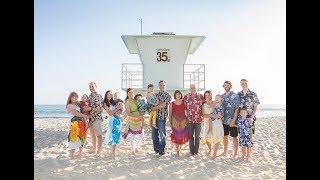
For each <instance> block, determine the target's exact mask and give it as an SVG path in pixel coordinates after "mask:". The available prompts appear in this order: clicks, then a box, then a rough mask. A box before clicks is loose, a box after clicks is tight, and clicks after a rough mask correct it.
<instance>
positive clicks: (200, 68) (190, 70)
mask: <svg viewBox="0 0 320 180" xmlns="http://www.w3.org/2000/svg"><path fill="white" fill-rule="evenodd" d="M190 84H195V85H196V87H197V88H198V90H199V91H201V90H204V89H205V64H184V65H183V89H182V90H187V89H189V86H190ZM127 88H135V89H143V64H141V63H123V64H122V67H121V89H123V90H126V89H127Z"/></svg>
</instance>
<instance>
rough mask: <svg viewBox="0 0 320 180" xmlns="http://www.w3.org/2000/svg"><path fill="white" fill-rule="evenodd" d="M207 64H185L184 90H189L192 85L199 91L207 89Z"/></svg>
mask: <svg viewBox="0 0 320 180" xmlns="http://www.w3.org/2000/svg"><path fill="white" fill-rule="evenodd" d="M205 71H206V69H205V64H184V67H183V88H184V89H188V88H189V86H190V84H195V85H196V87H197V89H198V90H199V91H201V90H204V89H205V88H206V78H205V77H206V76H205Z"/></svg>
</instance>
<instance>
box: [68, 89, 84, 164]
mask: <svg viewBox="0 0 320 180" xmlns="http://www.w3.org/2000/svg"><path fill="white" fill-rule="evenodd" d="M77 100H78V94H77V93H75V92H71V93H70V95H69V97H68V100H67V106H66V109H67V113H68V114H69V115H71V116H73V117H72V118H71V123H70V129H69V134H68V148H69V150H70V151H69V153H70V158H71V159H73V158H74V154H75V150H76V149H77V148H79V155H80V156H81V154H82V147H83V145H84V143H83V142H85V137H86V134H85V122H84V120H83V118H89V116H87V115H84V114H82V113H80V107H79V106H78V105H77Z"/></svg>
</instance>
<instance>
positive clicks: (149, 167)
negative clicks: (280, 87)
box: [34, 117, 286, 180]
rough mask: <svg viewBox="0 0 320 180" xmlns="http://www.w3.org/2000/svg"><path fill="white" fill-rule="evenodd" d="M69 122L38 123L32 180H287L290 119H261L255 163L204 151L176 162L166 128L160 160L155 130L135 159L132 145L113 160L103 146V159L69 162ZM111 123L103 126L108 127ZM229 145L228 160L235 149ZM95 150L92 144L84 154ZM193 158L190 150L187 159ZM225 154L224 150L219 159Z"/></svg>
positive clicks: (122, 148) (126, 144)
mask: <svg viewBox="0 0 320 180" xmlns="http://www.w3.org/2000/svg"><path fill="white" fill-rule="evenodd" d="M68 121H69V120H68V119H63V118H55V119H54V118H51V119H48V118H36V119H34V178H35V179H36V180H43V179H95V180H98V179H150V178H152V179H195V178H197V179H285V178H286V117H271V118H258V119H257V121H256V134H255V135H254V147H253V152H252V157H253V159H252V160H251V162H243V161H241V160H240V155H241V149H240V148H239V152H238V154H239V156H238V157H239V158H236V159H232V158H230V157H218V158H216V159H212V158H210V157H208V156H207V155H206V154H205V153H206V152H207V147H206V145H205V144H201V145H200V149H199V155H197V156H195V157H187V156H186V155H185V156H183V157H177V156H176V154H175V153H176V152H175V148H174V146H173V144H172V143H171V141H170V140H169V135H170V133H171V129H170V128H169V127H168V126H167V146H166V152H167V153H166V155H164V156H162V157H160V158H158V157H157V155H156V154H154V152H153V147H152V140H151V134H150V132H151V130H150V128H146V129H145V137H144V139H143V141H142V144H141V146H140V153H139V154H138V155H137V156H136V157H132V156H131V155H130V144H129V140H125V141H122V142H121V144H120V145H119V146H118V148H117V152H118V154H119V155H118V156H117V157H116V158H112V157H111V156H110V155H109V151H110V148H109V147H108V146H106V144H105V143H104V144H103V151H102V155H101V157H95V156H93V155H89V154H86V155H84V156H83V157H82V158H79V159H74V160H70V159H69V157H68V149H67V134H68ZM106 124H107V121H106V120H105V121H104V127H105V129H106V128H107V126H106ZM230 142H231V141H229V154H231V153H232V143H230ZM90 146H91V138H90V137H89V139H88V145H87V146H86V149H85V151H87V150H89V147H90ZM188 152H189V147H188V144H186V145H184V146H183V153H184V154H187V153H188ZM221 152H222V146H221V148H220V150H219V152H218V153H219V154H220V153H221Z"/></svg>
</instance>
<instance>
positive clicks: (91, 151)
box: [88, 149, 96, 154]
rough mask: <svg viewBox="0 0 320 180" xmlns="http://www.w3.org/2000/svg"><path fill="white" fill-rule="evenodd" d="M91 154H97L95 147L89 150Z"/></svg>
mask: <svg viewBox="0 0 320 180" xmlns="http://www.w3.org/2000/svg"><path fill="white" fill-rule="evenodd" d="M88 153H89V154H95V153H96V150H95V149H90V151H88Z"/></svg>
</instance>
